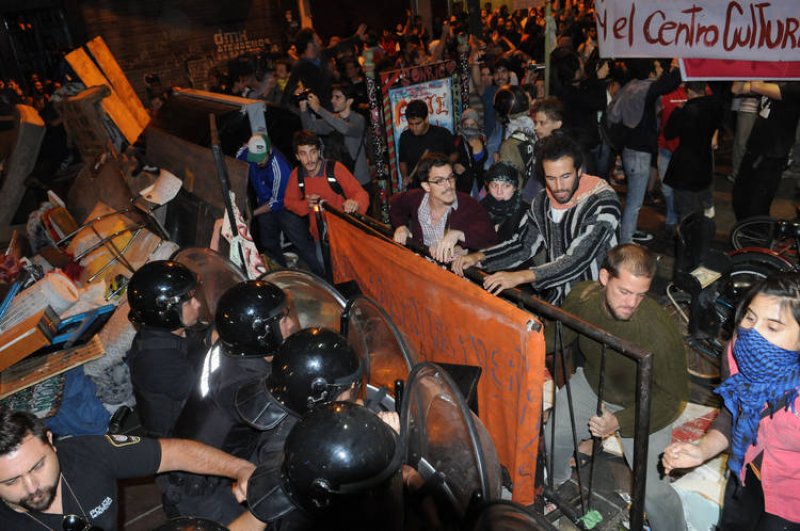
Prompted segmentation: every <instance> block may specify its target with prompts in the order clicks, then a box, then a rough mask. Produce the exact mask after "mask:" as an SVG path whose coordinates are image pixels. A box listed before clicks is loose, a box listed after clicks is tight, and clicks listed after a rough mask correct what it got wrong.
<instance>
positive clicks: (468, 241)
mask: <svg viewBox="0 0 800 531" xmlns="http://www.w3.org/2000/svg"><path fill="white" fill-rule="evenodd" d="M425 194H426V192H425V190H422V189H419V188H418V189H415V190H409V191H407V192H403V193H401V194H396V195H394V196H392V203H391V205H390V206H389V217H390V219H391V222H392V228H394V229H396V228H397V227H400V226H402V225H405V226H406V227H408V228H409V230H411V237H412V238H413V239H414V240H415V241H416V242H417V243H419V244H420V245H423V238H422V226H421V225H420V223H419V214H418V213H419V205H420V203H422V198H423V197H425ZM456 197H458V208H457V209H455V210H451V211H450V214H449V215H448V218H447V225H446V227H447V229H454V230H460V231H463V232H464V242H462V245H463V246H464V247H465V248H467V249H470V250H478V249H482V248H484V247H489V246H491V245H494V244H495V243H497V233H495V231H494V226H493V225H492V222H491V221H490V220H489V215H488V214H487V213H486V211H485V210H484V209H483V207H482V206H481V204H480V203H478V202H477V201H475V200H474V199H472V198H471V197H470V196H468V195H467V194H462V193H461V192H456Z"/></svg>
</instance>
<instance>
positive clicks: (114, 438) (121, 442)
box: [106, 434, 142, 448]
mask: <svg viewBox="0 0 800 531" xmlns="http://www.w3.org/2000/svg"><path fill="white" fill-rule="evenodd" d="M106 439H107V440H108V442H110V443H111V446H113V447H115V448H122V447H124V446H132V445H134V444H139V443H140V442H141V441H142V438H141V437H136V436H135V435H110V434H106Z"/></svg>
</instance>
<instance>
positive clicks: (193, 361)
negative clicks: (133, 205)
mask: <svg viewBox="0 0 800 531" xmlns="http://www.w3.org/2000/svg"><path fill="white" fill-rule="evenodd" d="M196 289H197V277H196V276H195V274H194V273H193V272H192V271H191V270H190V269H189V268H188V267H186V266H184V265H183V264H180V263H178V262H172V261H166V260H162V261H157V262H150V263H148V264H145V265H143V266H142V267H141V268H139V269H138V270H137V271H136V272H135V273H134V274H133V276H132V277H131V279H130V282H129V283H128V304H129V305H130V313H129V315H128V318H129V319H130V320H131V322H133V323H134V324H135V325H136V326H137V327H138V332H137V333H136V336H135V337H134V338H133V344H132V345H131V349H130V350H129V351H128V366H129V367H130V371H131V383H132V384H133V392H134V395H135V397H136V402H137V405H138V410H139V418H140V420H141V422H142V426H143V427H144V429H145V431H146V433H147V435H148V436H150V437H167V436H170V435H171V434H172V429H173V427H174V425H175V421H176V420H177V419H178V415H180V413H181V410H182V409H183V405H184V403H185V402H186V399H187V397H188V396H189V393H190V392H191V390H192V387H194V384H195V382H196V380H197V375H198V372H199V369H200V364H201V363H202V360H203V354H204V353H205V352H206V350H208V345H209V338H210V335H209V328H208V326H203V324H202V323H201V322H200V318H201V309H202V305H201V303H200V301H199V300H198V299H197V298H196V297H195V290H196Z"/></svg>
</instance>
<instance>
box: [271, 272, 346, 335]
mask: <svg viewBox="0 0 800 531" xmlns="http://www.w3.org/2000/svg"><path fill="white" fill-rule="evenodd" d="M261 280H266V281H267V282H272V283H273V284H275V285H276V286H278V287H279V288H281V289H283V290H286V291H287V292H289V293H291V296H292V299H293V301H294V307H295V309H296V310H297V317H298V319H299V320H300V328H308V327H311V326H317V327H323V328H330V329H331V330H336V331H338V330H339V325H340V322H341V318H342V311H343V310H344V306H345V303H346V302H347V301H346V300H345V299H344V297H342V296H341V294H340V293H339V292H338V291H336V290H335V289H334V288H333V287H331V285H330V284H328V283H327V282H325V281H324V280H322V279H321V278H319V277H318V276H316V275H313V274H311V273H307V272H305V271H298V270H295V269H280V270H278V271H271V272H269V273H265V274H264V275H262V276H261Z"/></svg>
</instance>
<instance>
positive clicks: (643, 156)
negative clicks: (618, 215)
mask: <svg viewBox="0 0 800 531" xmlns="http://www.w3.org/2000/svg"><path fill="white" fill-rule="evenodd" d="M651 158H652V155H651V154H650V153H648V152H646V151H635V150H633V149H628V148H625V149H623V150H622V169H623V170H624V171H625V181H626V182H627V184H628V194H627V196H626V197H625V210H623V211H622V223H621V227H620V243H630V242H631V241H633V233H634V232H636V223H637V222H638V221H639V209H640V208H642V203H643V202H644V194H645V192H647V181H648V180H649V179H650V159H651Z"/></svg>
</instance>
